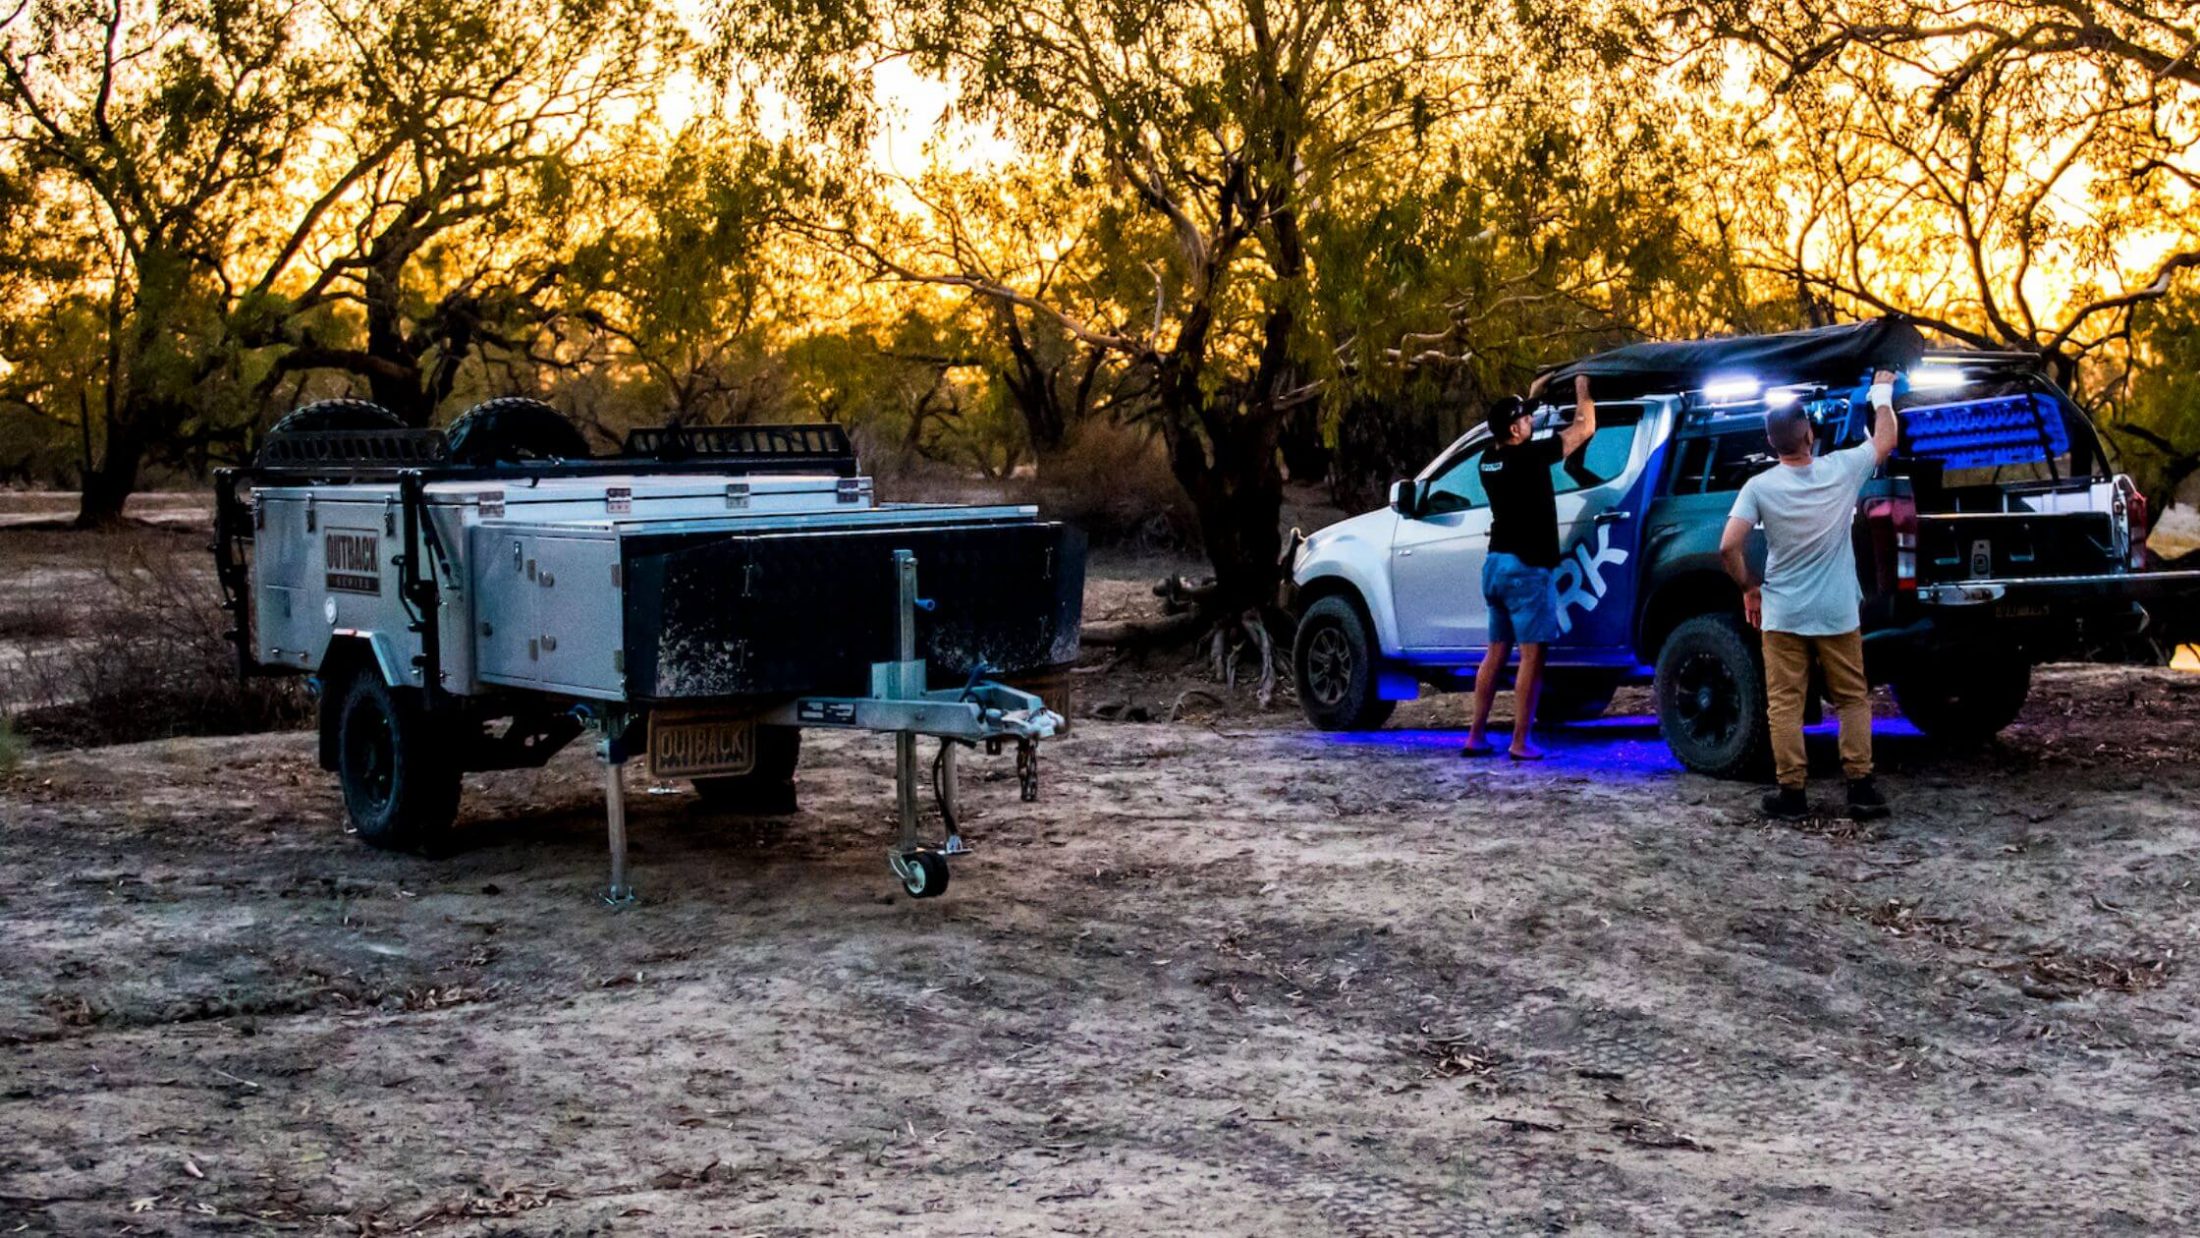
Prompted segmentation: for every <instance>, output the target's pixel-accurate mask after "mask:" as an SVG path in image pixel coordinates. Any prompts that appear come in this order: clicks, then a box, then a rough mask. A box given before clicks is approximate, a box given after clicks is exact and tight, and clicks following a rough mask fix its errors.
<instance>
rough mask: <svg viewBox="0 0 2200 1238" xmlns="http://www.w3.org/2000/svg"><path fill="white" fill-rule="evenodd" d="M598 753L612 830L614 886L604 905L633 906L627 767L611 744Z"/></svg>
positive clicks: (604, 799) (607, 893)
mask: <svg viewBox="0 0 2200 1238" xmlns="http://www.w3.org/2000/svg"><path fill="white" fill-rule="evenodd" d="M598 752H599V755H600V756H601V758H602V760H603V803H604V815H605V817H606V818H607V819H608V821H609V822H610V830H611V885H610V887H609V888H607V889H606V890H604V892H603V901H604V902H605V903H607V904H609V905H610V906H613V907H625V906H627V905H629V904H631V903H632V902H634V887H633V886H631V885H628V884H627V880H626V779H625V778H624V777H623V775H624V772H625V763H624V762H622V761H617V760H614V759H613V757H612V752H611V743H610V741H609V740H605V741H604V742H603V744H602V745H601V747H600V748H599V750H598Z"/></svg>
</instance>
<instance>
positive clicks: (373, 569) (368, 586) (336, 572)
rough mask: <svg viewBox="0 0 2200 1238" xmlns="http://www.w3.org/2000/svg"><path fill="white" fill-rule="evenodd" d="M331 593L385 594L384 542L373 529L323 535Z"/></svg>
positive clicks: (335, 531) (324, 560)
mask: <svg viewBox="0 0 2200 1238" xmlns="http://www.w3.org/2000/svg"><path fill="white" fill-rule="evenodd" d="M321 550H322V563H323V565H324V566H325V567H326V568H327V570H328V588H329V592H331V593H369V594H380V593H381V592H382V542H381V539H380V538H379V537H377V536H376V535H375V533H374V531H373V530H371V529H330V530H329V531H328V532H326V533H324V534H322V535H321Z"/></svg>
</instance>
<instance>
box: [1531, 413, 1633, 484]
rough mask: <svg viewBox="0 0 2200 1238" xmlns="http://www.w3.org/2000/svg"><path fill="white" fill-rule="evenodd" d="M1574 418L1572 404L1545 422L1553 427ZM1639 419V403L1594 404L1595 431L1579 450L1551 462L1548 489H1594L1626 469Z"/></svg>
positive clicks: (1554, 428)
mask: <svg viewBox="0 0 2200 1238" xmlns="http://www.w3.org/2000/svg"><path fill="white" fill-rule="evenodd" d="M1572 420H1573V410H1572V408H1571V406H1568V407H1566V408H1562V409H1560V410H1558V413H1557V414H1556V415H1554V416H1552V417H1551V418H1550V419H1549V421H1548V422H1547V424H1548V425H1550V426H1551V427H1552V429H1553V430H1554V431H1555V430H1556V428H1557V427H1558V426H1560V425H1563V424H1564V423H1566V422H1568V421H1572ZM1641 423H1642V406H1641V405H1640V404H1599V405H1597V432H1596V433H1595V434H1593V435H1591V436H1590V438H1589V441H1588V442H1586V443H1584V444H1582V445H1581V450H1580V451H1577V452H1575V453H1574V454H1573V455H1571V456H1568V457H1567V458H1566V459H1564V460H1562V461H1560V462H1558V463H1557V464H1554V465H1552V466H1551V490H1552V492H1553V493H1555V494H1572V493H1573V492H1574V491H1576V490H1593V489H1595V488H1596V487H1598V486H1601V485H1603V484H1604V483H1606V482H1608V481H1611V480H1612V479H1613V478H1615V477H1618V476H1619V475H1620V474H1621V473H1624V472H1626V471H1627V457H1628V455H1629V453H1630V452H1632V451H1633V450H1634V447H1635V427H1636V426H1638V425H1640V424H1641Z"/></svg>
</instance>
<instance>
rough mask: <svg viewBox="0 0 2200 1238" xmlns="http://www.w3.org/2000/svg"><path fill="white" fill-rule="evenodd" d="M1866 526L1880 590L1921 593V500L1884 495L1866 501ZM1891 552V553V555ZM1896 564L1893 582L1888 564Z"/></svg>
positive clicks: (1899, 495) (1907, 496)
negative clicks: (1919, 585)
mask: <svg viewBox="0 0 2200 1238" xmlns="http://www.w3.org/2000/svg"><path fill="white" fill-rule="evenodd" d="M1864 524H1865V527H1866V528H1867V529H1869V530H1870V532H1871V540H1870V544H1871V546H1872V548H1873V551H1874V555H1875V558H1876V559H1877V564H1878V566H1877V568H1876V570H1877V572H1878V574H1879V587H1880V588H1882V589H1885V588H1888V587H1889V586H1892V587H1893V588H1894V589H1896V590H1898V591H1902V592H1915V591H1916V589H1917V500H1916V499H1915V498H1914V497H1912V496H1910V495H1907V494H1891V495H1882V496H1879V497H1876V498H1871V499H1867V500H1865V503H1864ZM1890 552H1891V553H1890ZM1890 560H1891V561H1892V564H1893V567H1894V572H1893V578H1892V579H1891V580H1890V579H1889V578H1888V575H1887V564H1888V563H1889V561H1890Z"/></svg>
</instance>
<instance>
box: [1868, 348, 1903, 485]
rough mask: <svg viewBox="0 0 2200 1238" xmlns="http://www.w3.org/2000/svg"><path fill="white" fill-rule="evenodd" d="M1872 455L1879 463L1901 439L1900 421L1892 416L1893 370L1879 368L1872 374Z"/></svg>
mask: <svg viewBox="0 0 2200 1238" xmlns="http://www.w3.org/2000/svg"><path fill="white" fill-rule="evenodd" d="M1871 401H1872V456H1873V457H1874V459H1875V461H1876V462H1877V463H1879V464H1885V463H1886V462H1887V457H1888V456H1891V455H1893V454H1894V447H1895V444H1896V443H1898V442H1900V441H1901V439H1902V423H1901V422H1899V421H1897V420H1895V416H1894V371H1893V370H1881V371H1879V372H1878V373H1877V374H1874V375H1872V394H1871Z"/></svg>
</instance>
